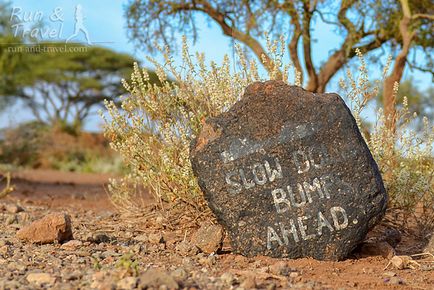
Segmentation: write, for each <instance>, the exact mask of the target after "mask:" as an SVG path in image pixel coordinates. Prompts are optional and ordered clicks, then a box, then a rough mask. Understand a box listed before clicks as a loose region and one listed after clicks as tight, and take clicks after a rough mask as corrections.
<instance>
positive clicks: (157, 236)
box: [148, 233, 164, 244]
mask: <svg viewBox="0 0 434 290" xmlns="http://www.w3.org/2000/svg"><path fill="white" fill-rule="evenodd" d="M148 241H149V242H150V243H151V244H160V243H164V238H163V235H162V234H161V233H152V234H149V235H148Z"/></svg>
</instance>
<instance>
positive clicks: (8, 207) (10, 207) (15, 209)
mask: <svg viewBox="0 0 434 290" xmlns="http://www.w3.org/2000/svg"><path fill="white" fill-rule="evenodd" d="M5 209H6V211H7V212H9V213H19V212H22V211H24V208H22V207H21V206H19V205H17V204H6V205H5Z"/></svg>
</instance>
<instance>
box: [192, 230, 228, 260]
mask: <svg viewBox="0 0 434 290" xmlns="http://www.w3.org/2000/svg"><path fill="white" fill-rule="evenodd" d="M191 243H192V244H193V245H195V246H196V247H197V248H198V249H199V250H201V251H202V252H204V253H205V254H211V253H216V252H217V251H218V250H220V249H221V247H222V243H223V229H222V227H221V226H220V225H213V224H208V223H205V224H203V225H201V227H200V228H199V229H198V230H197V231H196V232H195V233H194V234H193V236H192V238H191Z"/></svg>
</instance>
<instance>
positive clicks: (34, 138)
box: [0, 122, 121, 173]
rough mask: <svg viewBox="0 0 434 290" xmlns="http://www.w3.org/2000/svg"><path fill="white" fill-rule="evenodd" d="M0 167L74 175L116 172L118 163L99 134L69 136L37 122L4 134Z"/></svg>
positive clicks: (0, 150) (22, 125)
mask: <svg viewBox="0 0 434 290" xmlns="http://www.w3.org/2000/svg"><path fill="white" fill-rule="evenodd" d="M3 135H4V138H3V140H1V142H0V163H1V164H9V165H12V166H16V167H27V168H41V169H56V170H62V171H78V172H102V173H106V172H114V173H116V172H120V171H121V162H119V161H117V159H119V158H118V157H117V155H116V154H115V152H113V151H112V150H110V147H109V144H108V141H107V140H106V139H105V138H104V136H103V135H102V134H100V133H88V132H76V133H74V134H71V133H69V132H65V131H64V130H62V129H61V128H58V127H50V126H48V125H46V124H43V123H40V122H30V123H23V124H20V125H19V126H17V127H16V128H8V129H6V130H5V131H4V134H3Z"/></svg>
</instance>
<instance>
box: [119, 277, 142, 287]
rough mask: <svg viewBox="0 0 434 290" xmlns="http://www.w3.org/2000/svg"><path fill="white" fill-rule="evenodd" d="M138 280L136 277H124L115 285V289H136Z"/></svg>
mask: <svg viewBox="0 0 434 290" xmlns="http://www.w3.org/2000/svg"><path fill="white" fill-rule="evenodd" d="M138 282H139V280H138V279H137V278H136V277H126V278H123V279H122V280H120V281H119V282H118V283H117V285H116V286H117V289H123V290H130V289H134V288H136V287H137V283H138Z"/></svg>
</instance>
